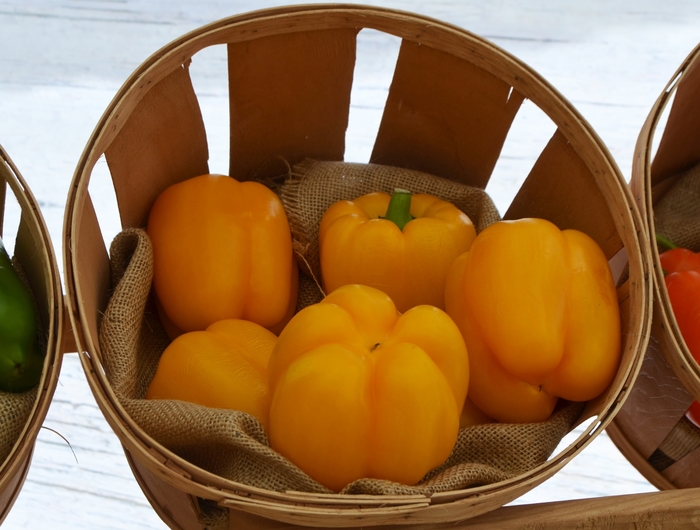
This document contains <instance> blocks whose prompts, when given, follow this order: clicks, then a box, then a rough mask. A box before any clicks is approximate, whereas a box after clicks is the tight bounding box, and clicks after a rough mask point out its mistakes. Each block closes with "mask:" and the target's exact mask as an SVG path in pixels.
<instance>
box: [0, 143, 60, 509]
mask: <svg viewBox="0 0 700 530" xmlns="http://www.w3.org/2000/svg"><path fill="white" fill-rule="evenodd" d="M8 188H9V190H10V192H11V193H10V194H8V193H7V190H8ZM11 201H13V202H12V203H11ZM17 212H19V213H18V214H17ZM8 228H10V230H8ZM3 229H4V230H3ZM13 230H16V238H15V241H14V252H10V256H11V257H13V258H14V259H17V260H18V261H19V262H20V263H21V265H22V269H23V272H24V275H25V278H26V280H27V282H28V283H29V285H30V287H31V290H32V292H33V294H34V299H35V302H36V307H37V310H38V313H39V319H40V321H41V328H42V332H43V333H44V336H45V337H46V341H47V348H46V356H45V358H44V367H43V370H42V375H41V379H40V381H39V386H38V388H37V390H36V396H35V397H34V399H33V404H32V405H31V409H30V410H29V412H28V416H27V418H26V421H25V424H24V427H23V429H22V430H21V432H20V434H19V437H18V438H17V440H16V442H15V443H14V445H13V446H12V449H11V450H10V452H9V454H8V455H7V457H6V458H5V460H4V462H1V463H0V523H2V521H4V520H5V518H6V517H7V515H8V513H9V512H10V509H11V508H12V505H13V503H14V502H15V499H16V498H17V495H19V492H20V490H21V489H22V485H23V484H24V480H25V478H26V476H27V472H28V471H29V466H30V464H31V460H32V454H33V451H34V444H35V442H36V437H37V435H38V434H39V429H40V428H41V425H42V423H43V421H44V418H45V417H46V413H47V412H48V410H49V405H50V404H51V399H52V397H53V394H54V391H55V389H56V385H57V383H58V375H59V372H60V368H61V360H62V359H63V355H62V354H63V351H64V350H65V349H70V343H71V342H72V333H71V332H70V330H69V329H67V330H64V307H63V292H62V289H61V278H60V275H59V271H58V265H57V262H56V257H55V255H54V252H53V247H52V245H51V238H50V236H49V232H48V229H47V228H46V225H45V224H44V219H43V217H42V216H41V212H40V210H39V205H38V203H37V201H36V199H35V198H34V196H33V195H32V193H31V191H30V189H29V187H28V186H27V183H26V182H25V181H24V179H23V178H22V176H21V175H20V173H19V171H18V169H17V168H16V167H15V165H14V164H13V163H12V160H11V159H10V157H9V156H8V155H7V153H6V152H5V150H4V149H3V148H2V147H0V234H2V236H3V240H4V241H5V242H6V244H9V243H10V242H11V241H10V239H9V238H10V237H11V236H12V235H14V234H13ZM6 232H9V233H6ZM8 252H9V249H8ZM64 338H66V339H67V344H66V345H64V344H63V343H62V341H63V339H64ZM30 392H33V391H28V393H27V395H28V396H29V395H31V394H30ZM1 428H5V426H2V427H1Z"/></svg>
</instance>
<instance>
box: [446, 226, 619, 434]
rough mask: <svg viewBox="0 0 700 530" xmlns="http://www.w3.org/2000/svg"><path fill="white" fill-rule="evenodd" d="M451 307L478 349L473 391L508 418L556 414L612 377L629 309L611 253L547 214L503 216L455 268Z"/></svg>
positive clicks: (479, 402) (449, 288)
mask: <svg viewBox="0 0 700 530" xmlns="http://www.w3.org/2000/svg"><path fill="white" fill-rule="evenodd" d="M445 299H446V310H447V313H448V314H449V315H450V316H451V317H452V318H453V319H454V321H455V322H456V323H457V325H458V326H459V328H460V330H461V331H462V335H463V336H464V339H465V342H466V344H467V349H468V351H469V357H470V364H471V371H472V378H471V381H472V382H471V384H470V387H469V398H470V399H471V400H472V401H473V402H474V404H475V405H476V406H477V407H478V408H479V409H481V410H482V411H483V412H484V413H485V414H487V415H488V416H490V417H492V418H494V419H496V420H497V421H500V422H515V423H525V422H535V421H543V420H545V419H546V418H548V417H549V415H550V414H551V412H552V410H553V409H554V406H555V405H556V402H557V399H558V398H559V397H561V398H564V399H566V400H570V401H587V400H589V399H592V398H594V397H596V396H598V395H599V394H601V393H602V392H603V391H604V390H605V388H606V387H607V386H608V385H609V384H610V383H611V381H612V379H613V377H614V375H615V373H616V371H617V367H618V364H619V359H620V315H619V306H618V300H617V293H616V289H615V285H614V282H613V278H612V273H611V271H610V267H609V265H608V262H607V259H606V258H605V255H604V254H603V252H602V250H601V249H600V247H598V245H597V244H596V243H595V242H594V241H593V240H592V239H591V238H590V237H589V236H587V235H586V234H584V233H582V232H580V231H577V230H563V231H561V230H559V229H558V228H557V227H556V226H555V225H554V224H552V223H551V222H549V221H546V220H544V219H534V218H528V219H519V220H515V221H502V222H498V223H495V224H493V225H491V226H489V227H488V228H486V229H485V230H484V231H482V232H481V233H480V234H479V236H478V237H477V238H476V240H475V241H474V243H473V245H472V247H471V249H470V250H469V252H467V253H465V254H463V255H462V256H460V257H459V258H458V259H457V260H456V261H455V263H454V264H453V267H452V268H451V270H450V273H449V275H448V279H447V282H446V290H445Z"/></svg>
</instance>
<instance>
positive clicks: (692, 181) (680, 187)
mask: <svg viewBox="0 0 700 530" xmlns="http://www.w3.org/2000/svg"><path fill="white" fill-rule="evenodd" d="M654 225H655V228H656V234H659V235H662V236H665V237H667V238H669V239H670V240H671V241H673V243H674V244H676V245H677V246H679V247H684V248H688V249H690V250H692V251H694V252H699V251H700V164H697V165H695V166H693V167H691V168H690V169H688V170H686V171H684V172H683V173H681V174H680V175H679V176H678V180H677V181H676V183H675V184H674V185H673V187H671V188H670V189H669V190H668V191H667V192H666V193H665V194H664V195H663V197H661V198H660V199H659V201H658V202H657V203H656V205H655V206H654Z"/></svg>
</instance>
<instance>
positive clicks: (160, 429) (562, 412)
mask: <svg viewBox="0 0 700 530" xmlns="http://www.w3.org/2000/svg"><path fill="white" fill-rule="evenodd" d="M307 167H308V165H307ZM297 169H298V168H297ZM351 169H353V170H357V172H352V173H348V172H346V171H345V169H344V170H343V171H341V175H343V178H341V182H342V187H343V190H340V191H338V193H337V194H336V193H330V194H325V195H324V198H323V200H318V201H314V202H315V208H314V213H313V214H310V215H312V216H313V218H314V219H316V218H318V215H319V212H320V211H321V210H322V209H323V205H324V204H326V203H327V202H328V201H331V200H333V198H334V197H336V196H338V197H342V196H346V195H347V194H348V193H350V194H351V195H355V196H356V194H359V193H357V191H351V192H349V191H347V190H345V188H347V189H348V190H349V189H350V188H351V186H350V183H351V182H352V183H356V184H358V185H359V186H360V188H362V190H364V189H377V188H379V189H388V190H389V191H390V190H391V189H393V187H394V186H395V185H397V184H399V182H398V181H397V182H394V181H391V182H384V184H383V185H381V186H379V185H378V183H377V182H376V181H375V180H374V178H375V177H374V176H373V175H371V174H369V173H366V172H365V171H364V170H363V168H361V167H352V168H351ZM295 173H296V174H295V176H294V177H293V178H294V181H293V182H291V183H290V186H292V187H296V189H297V190H298V191H299V193H298V196H297V197H296V198H295V199H294V200H296V201H297V203H298V204H299V205H302V204H304V206H303V209H304V210H306V209H307V206H305V204H306V203H305V202H304V200H303V195H306V191H305V190H306V189H307V188H306V183H305V182H303V180H302V181H298V178H299V174H298V172H295ZM414 176H415V175H414ZM440 180H442V179H440ZM400 184H401V185H402V186H405V182H403V181H402V182H401V183H400ZM415 184H416V185H415V186H412V190H413V191H416V192H418V191H427V192H430V191H431V190H432V191H433V192H434V193H435V194H440V193H439V192H438V191H435V190H434V189H433V188H428V187H426V186H424V185H423V183H422V177H421V178H419V179H418V180H417V181H416V182H415ZM443 184H446V186H447V189H450V190H452V191H454V192H456V191H457V190H456V188H455V187H454V186H453V185H452V184H451V183H445V182H443ZM308 185H309V186H310V188H309V189H312V190H316V189H317V188H313V187H312V183H311V182H309V183H308ZM317 191H318V193H319V194H320V193H321V192H322V191H323V190H322V189H321V190H317ZM317 191H312V192H311V193H313V194H314V195H316V193H317ZM281 195H282V196H283V197H286V198H287V199H289V197H290V195H289V190H287V191H283V192H282V193H281ZM442 195H444V194H442ZM454 197H456V201H457V202H458V203H459V202H462V201H463V202H464V204H465V205H467V207H465V210H467V211H469V212H471V214H472V215H473V217H472V215H470V217H472V219H473V220H476V221H475V224H476V225H477V226H480V228H483V226H485V224H486V223H484V222H483V221H482V215H481V214H480V212H482V211H486V210H487V209H488V210H489V214H488V215H490V216H493V215H494V212H495V208H492V205H491V203H490V200H488V197H487V196H486V195H485V194H484V193H483V192H482V191H480V190H479V192H478V193H476V192H472V191H469V192H468V193H466V192H465V191H464V190H462V192H460V193H456V194H455V195H454ZM489 205H490V206H489ZM302 214H303V212H301V211H299V210H296V211H295V212H294V213H291V212H290V217H291V218H292V219H293V220H296V217H298V216H301V215H302ZM495 215H496V217H497V213H496V214H495ZM490 219H493V217H491V218H490ZM477 221H478V223H477ZM303 244H304V245H308V246H309V247H313V246H314V242H313V241H311V240H308V241H306V242H305V243H303ZM305 252H306V256H308V258H307V259H308V261H309V263H313V262H314V259H313V256H312V255H310V254H308V249H306V250H305ZM110 260H111V267H112V271H111V273H112V285H113V293H112V296H111V298H110V302H109V305H108V307H107V309H106V311H105V314H104V316H103V319H102V322H101V328H100V348H101V350H102V354H101V357H102V361H103V363H104V369H105V373H106V376H107V378H108V380H109V382H110V384H111V385H112V387H113V389H114V392H115V394H116V396H117V398H118V399H119V401H120V402H121V404H122V406H123V407H124V408H125V410H126V411H127V412H128V414H129V415H130V416H131V417H132V418H133V419H134V420H135V421H136V423H137V424H138V425H140V426H141V428H142V429H143V430H144V431H145V432H146V433H147V434H148V435H150V436H151V437H152V438H153V439H155V440H156V441H158V442H159V443H161V444H162V445H163V446H165V447H167V448H168V449H170V450H171V451H173V452H174V453H176V454H178V455H179V456H181V457H183V458H185V459H186V460H188V461H189V462H191V463H193V464H195V465H197V466H199V467H201V468H203V469H206V470H207V471H210V472H212V473H215V474H217V475H220V476H222V477H225V478H227V479H230V480H232V481H236V482H239V483H243V484H247V485H250V486H255V487H258V488H264V489H268V490H274V491H279V492H284V491H287V490H296V491H305V492H316V493H321V492H323V493H330V491H329V490H328V489H326V488H325V487H324V486H322V485H321V484H319V483H317V482H316V481H314V480H313V479H311V478H310V477H309V476H308V475H306V474H305V473H304V472H303V471H301V470H300V469H299V468H297V467H296V466H295V465H294V464H292V463H291V462H289V461H288V460H286V459H285V458H283V457H282V456H280V455H279V454H277V453H276V452H275V451H273V450H272V449H271V448H270V447H269V446H268V440H267V436H266V434H265V432H264V431H263V429H262V427H261V426H260V424H259V423H258V422H257V420H255V419H254V418H253V417H252V416H249V415H247V414H245V413H242V412H237V411H232V410H219V409H209V408H205V407H202V406H199V405H195V404H192V403H186V402H181V401H175V400H157V401H156V400H146V399H144V396H145V394H146V390H147V388H148V385H149V383H150V381H151V379H152V377H153V375H154V373H155V371H156V368H157V365H158V360H159V358H160V355H161V353H162V352H163V350H164V349H165V347H166V346H167V345H168V342H169V339H168V337H167V335H166V333H165V331H164V329H163V327H162V325H161V323H160V321H159V320H158V317H157V313H156V310H155V307H154V304H153V299H152V293H151V282H152V274H153V263H152V260H153V256H152V249H151V244H150V241H149V239H148V236H147V234H146V233H145V231H143V230H141V229H127V230H125V231H123V232H122V233H120V234H119V235H118V236H117V237H116V238H115V240H114V241H113V242H112V245H111V248H110ZM312 266H313V265H312ZM304 286H306V287H304ZM304 288H310V289H311V290H312V291H314V294H313V295H312V296H311V298H313V296H315V295H316V293H317V290H315V289H316V287H315V284H313V282H311V283H308V282H307V283H304V280H303V279H302V289H304ZM309 300H310V298H307V302H308V301H309ZM581 410H582V405H581V404H566V405H565V406H562V407H561V408H560V409H558V410H557V411H556V412H555V414H553V416H552V417H551V418H550V419H549V420H548V421H546V422H543V423H537V424H526V425H505V424H489V425H481V426H477V427H472V428H468V429H462V430H461V431H460V433H459V437H458V440H457V443H456V445H455V447H454V450H453V453H452V455H451V456H450V457H449V459H448V460H447V461H446V462H445V463H444V464H443V465H441V466H440V467H439V468H437V469H435V470H433V471H431V472H430V473H428V474H427V475H426V477H425V478H424V479H423V480H422V481H421V482H420V483H419V484H417V485H415V486H406V485H402V484H397V483H392V482H389V481H385V480H374V479H361V480H357V481H355V482H353V483H351V484H349V485H348V486H347V487H346V488H345V489H344V490H343V491H342V493H353V494H416V493H419V494H431V493H434V492H440V491H449V490H456V489H463V488H468V487H470V486H476V485H484V484H490V483H494V482H498V481H501V480H505V479H508V478H511V477H515V476H518V475H520V474H523V473H525V472H527V471H529V470H531V469H533V468H534V467H536V466H538V465H539V464H541V463H543V462H545V461H546V459H547V458H548V457H549V456H550V455H551V453H552V452H553V451H554V449H555V448H556V446H557V444H558V443H559V442H560V441H561V439H562V437H563V436H564V435H565V434H566V433H567V432H568V431H569V430H570V429H571V426H572V425H573V424H574V422H575V421H576V419H577V418H578V416H579V414H580V413H581Z"/></svg>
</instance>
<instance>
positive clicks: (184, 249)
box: [147, 175, 298, 332]
mask: <svg viewBox="0 0 700 530" xmlns="http://www.w3.org/2000/svg"><path fill="white" fill-rule="evenodd" d="M147 232H148V235H149V237H150V238H151V242H152V244H153V260H154V272H153V283H154V287H155V292H156V295H157V299H158V302H159V303H160V305H161V306H162V308H163V310H164V312H165V315H166V316H167V320H169V321H171V322H172V324H173V325H174V326H175V327H176V328H177V329H179V330H180V331H184V332H187V331H201V330H204V329H206V328H207V326H209V325H210V324H212V323H214V322H217V321H219V320H224V319H229V318H240V319H245V320H250V321H252V322H255V323H257V324H260V325H261V326H264V327H266V328H268V329H271V330H273V331H275V332H279V331H280V330H281V328H282V327H283V326H284V324H285V323H286V322H287V321H288V320H289V318H291V316H292V314H293V312H294V308H295V306H296V298H297V282H298V277H297V274H298V272H297V265H296V261H295V259H294V256H293V253H292V238H291V232H290V229H289V223H288V220H287V215H286V213H285V211H284V208H283V207H282V203H281V201H280V200H279V198H278V197H277V196H276V195H275V194H274V193H273V192H272V191H271V190H270V189H269V188H267V187H266V186H264V185H262V184H260V183H257V182H238V181H236V180H235V179H233V178H231V177H227V176H224V175H201V176H199V177H194V178H191V179H188V180H185V181H183V182H180V183H178V184H174V185H172V186H170V187H168V188H167V189H165V190H164V191H163V192H162V193H161V194H160V195H159V196H158V198H157V199H156V201H155V203H154V204H153V206H152V208H151V211H150V214H149V218H148V228H147Z"/></svg>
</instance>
